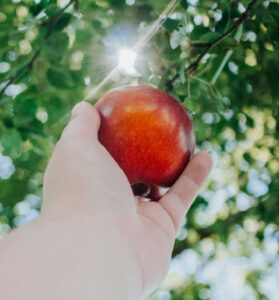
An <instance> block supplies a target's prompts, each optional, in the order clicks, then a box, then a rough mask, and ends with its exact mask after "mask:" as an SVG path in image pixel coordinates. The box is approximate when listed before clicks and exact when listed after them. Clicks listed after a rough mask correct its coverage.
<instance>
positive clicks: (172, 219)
mask: <svg viewBox="0 0 279 300" xmlns="http://www.w3.org/2000/svg"><path fill="white" fill-rule="evenodd" d="M99 125H100V118H99V115H98V112H97V111H96V109H95V108H94V106H92V105H90V104H88V103H80V104H78V105H77V106H76V107H75V108H74V110H73V113H72V119H71V121H70V123H69V124H68V126H67V127H66V128H65V130H64V132H63V134H62V137H61V139H60V141H59V142H58V144H57V145H56V147H55V150H54V153H53V156H52V158H51V160H50V162H49V165H48V168H47V171H46V174H45V181H44V206H43V209H42V216H43V218H44V220H53V222H54V223H55V222H56V221H55V220H60V221H59V222H60V223H59V224H61V223H63V224H65V223H67V222H68V223H67V224H68V225H69V224H73V220H76V221H75V222H74V223H75V226H76V227H79V226H81V225H79V224H82V223H84V224H87V225H86V226H85V227H82V229H81V230H83V232H85V234H84V236H87V237H88V239H92V241H93V242H92V243H93V244H94V239H97V240H98V239H102V237H104V238H105V239H106V242H105V243H104V245H106V249H105V251H103V253H104V256H105V259H104V260H103V261H102V264H100V269H98V273H99V274H101V273H102V272H107V270H108V269H109V270H110V272H111V274H112V273H114V272H115V276H114V277H113V283H112V282H111V281H110V282H108V283H107V284H108V285H111V284H113V285H115V286H118V287H122V288H123V289H125V288H126V289H129V288H130V287H131V288H132V287H133V286H134V287H135V286H136V288H135V289H137V292H136V293H135V294H133V297H135V295H137V297H139V298H140V297H143V296H146V295H147V294H148V293H150V292H152V291H153V290H154V289H155V288H156V287H157V286H158V285H159V284H160V283H161V281H162V280H163V278H164V277H165V275H166V273H167V270H168V267H169V263H170V260H171V253H172V249H173V245H174V240H175V235H176V233H177V231H178V229H179V227H180V225H181V223H182V221H183V219H184V216H185V214H186V212H187V210H188V209H189V207H190V206H191V204H192V202H193V200H194V198H195V197H196V195H197V193H198V191H199V189H200V187H201V185H202V183H203V182H204V180H205V179H206V177H207V175H208V173H209V172H210V169H211V164H212V163H211V158H210V156H209V154H207V153H206V152H200V153H198V154H196V155H195V156H194V157H193V159H192V160H191V161H190V163H189V164H188V166H187V168H186V169H185V171H184V172H183V174H182V175H181V176H180V178H179V179H178V180H177V182H176V183H175V184H174V185H173V186H172V187H171V188H170V190H169V191H168V192H167V193H166V195H165V196H163V197H162V199H161V200H160V201H159V202H147V201H145V200H144V199H143V198H140V197H134V195H133V192H132V189H131V187H130V184H129V182H128V180H127V178H126V176H125V174H124V173H123V171H122V170H121V169H120V168H119V166H118V165H117V163H116V162H115V161H114V160H113V158H112V157H111V155H110V154H109V153H108V152H107V150H106V149H105V148H104V147H103V146H102V145H101V144H100V143H99V141H98V128H99ZM88 224H90V225H89V226H88ZM91 225H92V227H91V228H90V226H91ZM69 226H70V225H69ZM80 228H81V227H80ZM104 238H103V239H104ZM98 241H99V240H98ZM89 244H90V243H89ZM94 245H95V247H98V246H97V243H96V244H94ZM72 247H77V251H78V248H79V247H80V244H79V243H76V244H73V245H72ZM100 247H102V244H100ZM65 251H67V249H65ZM100 252H102V249H100ZM80 255H83V256H86V255H88V257H86V259H87V260H88V261H90V260H92V259H93V260H94V259H95V258H94V257H91V254H90V251H88V252H83V251H81V252H80ZM123 258H124V259H125V261H123ZM112 262H113V263H112ZM113 268H115V269H114V270H113ZM120 270H121V271H120ZM95 271H96V270H94V269H91V271H90V272H92V273H94V272H95ZM90 272H89V273H88V272H87V273H88V276H90ZM119 272H121V274H119ZM101 277H102V276H101V275H100V278H101ZM104 278H105V277H104ZM134 281H140V282H139V284H138V283H135V282H134ZM108 288H110V287H108ZM127 294H128V292H127ZM130 295H132V293H131V294H130ZM122 297H123V296H122ZM114 299H117V297H116V296H115V298H114ZM123 299H124V298H123Z"/></svg>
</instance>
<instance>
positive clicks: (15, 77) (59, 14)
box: [0, 0, 78, 98]
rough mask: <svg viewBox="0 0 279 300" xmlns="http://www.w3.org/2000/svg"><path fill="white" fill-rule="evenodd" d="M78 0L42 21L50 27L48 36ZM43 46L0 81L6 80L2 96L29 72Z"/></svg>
mask: <svg viewBox="0 0 279 300" xmlns="http://www.w3.org/2000/svg"><path fill="white" fill-rule="evenodd" d="M77 1H78V0H71V1H70V2H69V3H68V4H67V5H65V6H64V7H62V8H61V9H60V10H59V11H58V12H57V14H56V15H54V16H53V17H52V18H50V19H49V20H47V21H46V22H44V23H42V24H41V26H47V27H48V34H47V37H49V36H50V35H51V33H52V31H53V29H54V27H55V24H56V23H57V22H58V21H59V20H60V18H61V17H62V16H63V13H64V12H65V10H66V9H67V8H68V7H69V6H70V5H72V4H73V3H74V2H77ZM40 52H41V48H39V49H37V50H36V51H35V53H34V54H33V56H32V57H31V59H30V60H29V61H27V62H26V64H24V65H23V66H22V67H21V68H20V69H19V70H18V71H17V72H15V74H14V75H12V76H10V77H9V78H6V79H3V80H2V81H1V82H0V83H3V82H6V83H5V84H4V86H3V87H2V88H1V89H0V98H1V97H2V96H3V94H4V92H5V90H6V89H7V87H8V86H10V85H11V84H12V83H14V82H17V81H18V80H19V79H20V78H22V77H23V76H24V75H25V74H26V73H28V72H29V71H30V70H31V69H32V67H33V64H34V62H35V61H36V59H37V58H38V57H39V56H40Z"/></svg>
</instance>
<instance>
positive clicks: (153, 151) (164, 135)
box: [96, 86, 195, 201]
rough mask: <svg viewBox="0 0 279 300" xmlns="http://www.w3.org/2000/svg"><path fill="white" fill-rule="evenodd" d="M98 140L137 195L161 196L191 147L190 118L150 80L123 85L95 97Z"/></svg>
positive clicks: (192, 150)
mask: <svg viewBox="0 0 279 300" xmlns="http://www.w3.org/2000/svg"><path fill="white" fill-rule="evenodd" d="M96 108H97V110H98V111H99V113H100V116H101V127H100V131H99V140H100V142H101V143H102V144H103V145H104V146H105V148H106V149H107V150H108V151H109V152H110V154H111V155H112V157H113V158H114V159H115V160H116V162H117V163H118V164H119V166H120V167H121V168H122V170H123V171H124V173H125V174H126V176H127V177H128V180H129V182H130V184H131V186H132V188H133V191H134V194H135V195H140V196H144V197H147V198H150V199H151V200H156V201H157V200H159V199H160V197H161V196H162V189H161V188H162V187H170V186H171V185H172V184H173V183H174V182H175V180H176V179H177V178H178V177H179V175H180V174H181V173H182V171H183V169H184V168H185V167H186V165H187V163H188V162H189V160H190V158H191V157H192V155H193V153H194V150H195V136H194V133H193V128H192V122H191V119H190V118H189V115H188V113H187V111H186V109H185V108H183V107H182V106H181V105H180V103H179V102H178V101H177V100H175V99H174V98H172V97H171V96H170V95H168V94H167V93H165V92H163V91H161V90H159V89H157V88H153V87H149V86H128V87H121V88H118V89H115V90H112V91H110V92H108V93H107V94H106V95H105V96H103V97H102V98H101V99H100V100H99V101H98V102H97V103H96Z"/></svg>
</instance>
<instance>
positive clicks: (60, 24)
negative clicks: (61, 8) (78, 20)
mask: <svg viewBox="0 0 279 300" xmlns="http://www.w3.org/2000/svg"><path fill="white" fill-rule="evenodd" d="M72 17H73V15H72V14H69V13H65V14H63V16H62V17H61V18H60V19H59V20H58V21H57V22H56V24H55V26H54V30H55V31H59V30H62V29H64V28H65V27H66V26H68V25H69V23H70V21H71V19H72Z"/></svg>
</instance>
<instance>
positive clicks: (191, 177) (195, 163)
mask: <svg viewBox="0 0 279 300" xmlns="http://www.w3.org/2000/svg"><path fill="white" fill-rule="evenodd" d="M211 168H212V159H211V156H210V155H209V154H208V153H207V152H205V151H201V152H199V153H197V154H196V155H195V156H194V157H193V158H192V159H191V161H190V162H189V164H188V165H187V167H186V169H185V170H184V171H183V173H182V174H181V175H180V177H179V178H178V180H177V181H176V182H175V183H174V185H173V186H172V187H171V188H170V189H169V191H168V192H167V194H166V195H164V196H163V197H162V198H161V200H160V201H159V204H160V205H161V206H162V208H163V209H164V210H165V211H166V212H167V213H168V214H169V216H170V218H171V219H172V221H173V224H174V227H175V230H176V232H177V231H178V229H179V228H180V225H181V223H182V221H183V219H184V217H185V214H186V213H187V211H188V209H189V208H190V206H191V204H192V203H193V201H194V199H195V198H196V196H197V194H198V192H199V190H200V188H201V186H202V184H203V183H204V181H205V179H206V178H207V176H208V174H209V172H210V170H211Z"/></svg>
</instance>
